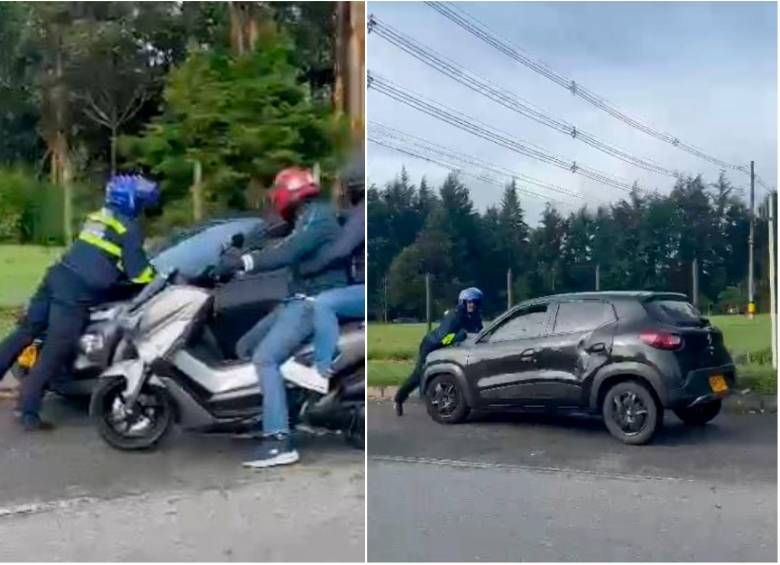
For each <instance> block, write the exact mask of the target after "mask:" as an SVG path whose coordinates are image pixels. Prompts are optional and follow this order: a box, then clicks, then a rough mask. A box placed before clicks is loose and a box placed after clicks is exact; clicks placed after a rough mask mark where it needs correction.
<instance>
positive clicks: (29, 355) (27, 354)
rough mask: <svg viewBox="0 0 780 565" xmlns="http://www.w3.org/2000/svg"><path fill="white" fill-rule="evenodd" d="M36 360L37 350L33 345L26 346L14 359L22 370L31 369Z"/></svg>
mask: <svg viewBox="0 0 780 565" xmlns="http://www.w3.org/2000/svg"><path fill="white" fill-rule="evenodd" d="M37 360H38V348H37V347H35V346H34V345H28V346H27V347H25V348H24V351H22V353H21V354H20V355H19V357H17V358H16V362H17V363H18V364H19V366H20V367H21V368H22V369H31V368H32V367H33V365H35V362H36V361H37Z"/></svg>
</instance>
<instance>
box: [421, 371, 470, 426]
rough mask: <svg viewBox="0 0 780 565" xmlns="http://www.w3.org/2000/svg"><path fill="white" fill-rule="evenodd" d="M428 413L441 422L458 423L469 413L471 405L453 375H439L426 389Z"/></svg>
mask: <svg viewBox="0 0 780 565" xmlns="http://www.w3.org/2000/svg"><path fill="white" fill-rule="evenodd" d="M425 408H426V409H427V410H428V415H429V416H430V417H431V418H433V419H434V420H436V421H437V422H439V423H441V424H457V423H459V422H462V421H464V420H465V419H466V417H467V416H468V415H469V405H468V404H467V403H466V396H465V395H464V394H463V390H462V387H461V385H460V383H458V380H457V379H456V378H455V377H453V376H452V375H437V376H435V377H434V378H433V379H431V381H430V383H428V386H427V387H426V389H425Z"/></svg>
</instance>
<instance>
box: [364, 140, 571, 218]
mask: <svg viewBox="0 0 780 565" xmlns="http://www.w3.org/2000/svg"><path fill="white" fill-rule="evenodd" d="M367 138H368V141H369V143H374V144H376V145H379V146H381V147H384V148H386V149H392V150H393V151H396V152H398V153H402V154H404V155H407V156H409V157H413V158H415V159H419V160H421V161H427V162H428V163H432V164H434V165H438V166H440V167H443V168H445V169H448V170H450V171H452V172H454V173H456V174H459V175H465V176H469V177H471V178H474V179H476V180H479V181H482V182H484V183H487V184H490V185H492V186H495V187H497V188H505V187H506V183H503V182H501V181H500V180H498V179H497V178H495V177H494V176H492V175H490V174H488V173H474V172H472V169H471V168H470V167H465V166H463V164H461V163H458V162H457V161H453V160H447V159H446V158H444V157H441V156H437V155H436V154H429V153H426V152H425V151H424V150H420V149H417V148H414V147H409V146H408V145H405V144H404V143H402V142H400V141H398V140H394V139H392V138H388V137H383V136H381V135H379V134H377V133H376V132H369V133H368V135H367ZM516 188H517V191H518V192H520V193H521V194H526V195H528V196H531V197H533V198H538V199H541V200H543V201H545V202H552V203H555V204H558V205H560V206H561V207H562V208H566V209H569V210H574V209H576V206H574V205H573V204H571V203H569V202H564V201H562V200H558V199H556V198H551V197H549V196H545V195H542V194H539V193H536V192H533V191H529V190H527V189H525V188H523V187H520V186H517V187H516Z"/></svg>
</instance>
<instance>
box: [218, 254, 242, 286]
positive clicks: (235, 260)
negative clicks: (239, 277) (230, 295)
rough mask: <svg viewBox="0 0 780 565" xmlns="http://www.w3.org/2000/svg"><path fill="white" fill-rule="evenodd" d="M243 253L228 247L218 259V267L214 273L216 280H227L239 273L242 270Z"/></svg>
mask: <svg viewBox="0 0 780 565" xmlns="http://www.w3.org/2000/svg"><path fill="white" fill-rule="evenodd" d="M242 255H243V253H241V251H240V250H239V249H237V248H235V247H229V248H228V249H226V250H225V252H224V253H223V254H222V256H221V257H220V258H219V265H217V268H216V270H215V271H214V276H216V277H217V278H218V279H228V278H230V277H232V276H233V275H234V274H236V273H237V272H239V271H243V270H244V260H243V259H242V258H241V257H242Z"/></svg>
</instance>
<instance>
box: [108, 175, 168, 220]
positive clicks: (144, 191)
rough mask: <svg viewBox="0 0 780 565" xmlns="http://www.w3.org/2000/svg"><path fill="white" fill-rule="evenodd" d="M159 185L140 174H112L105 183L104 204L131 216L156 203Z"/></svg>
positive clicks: (158, 198) (158, 195)
mask: <svg viewBox="0 0 780 565" xmlns="http://www.w3.org/2000/svg"><path fill="white" fill-rule="evenodd" d="M159 200H160V187H159V185H158V184H157V183H156V182H154V181H151V180H149V179H147V178H146V177H143V176H141V175H114V176H112V177H111V178H110V179H109V180H108V183H106V199H105V206H106V208H109V209H111V210H115V211H116V212H119V213H120V214H124V215H125V216H129V217H131V218H135V217H137V216H138V215H139V214H140V213H141V212H142V211H143V209H144V208H151V207H154V206H156V205H157V203H158V202H159Z"/></svg>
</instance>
